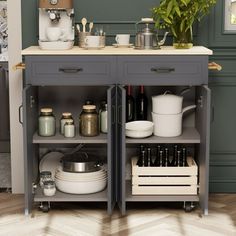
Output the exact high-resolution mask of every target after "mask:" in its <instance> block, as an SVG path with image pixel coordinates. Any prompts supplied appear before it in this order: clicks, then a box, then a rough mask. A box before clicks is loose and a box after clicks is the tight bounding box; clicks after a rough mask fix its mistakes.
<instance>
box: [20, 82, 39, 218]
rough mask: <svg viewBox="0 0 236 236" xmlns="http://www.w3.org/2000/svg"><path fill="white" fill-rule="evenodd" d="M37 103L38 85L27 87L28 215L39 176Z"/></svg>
mask: <svg viewBox="0 0 236 236" xmlns="http://www.w3.org/2000/svg"><path fill="white" fill-rule="evenodd" d="M37 104H38V103H37V87H32V86H27V87H25V88H24V91H23V131H24V132H23V133H24V179H25V185H24V186H25V191H24V192H25V214H26V215H28V214H29V213H30V212H31V210H32V205H33V183H35V181H36V179H37V177H38V176H37V173H38V150H37V149H38V146H37V145H35V144H33V135H34V132H35V131H36V130H37V120H38V107H37Z"/></svg>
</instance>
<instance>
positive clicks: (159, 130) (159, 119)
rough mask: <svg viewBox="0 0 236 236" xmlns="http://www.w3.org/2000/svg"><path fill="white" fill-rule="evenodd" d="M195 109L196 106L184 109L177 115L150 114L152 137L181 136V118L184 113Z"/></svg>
mask: <svg viewBox="0 0 236 236" xmlns="http://www.w3.org/2000/svg"><path fill="white" fill-rule="evenodd" d="M194 108H196V105H191V106H188V107H185V108H184V109H183V110H182V112H181V113H178V114H170V115H168V114H156V113H154V112H152V119H153V122H154V135H155V136H159V137H177V136H180V135H181V134H182V118H183V114H184V113H185V112H186V111H189V110H191V109H194Z"/></svg>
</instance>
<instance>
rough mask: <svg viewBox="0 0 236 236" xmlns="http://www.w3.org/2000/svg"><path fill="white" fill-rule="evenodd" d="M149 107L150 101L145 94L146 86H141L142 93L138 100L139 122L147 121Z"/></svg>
mask: <svg viewBox="0 0 236 236" xmlns="http://www.w3.org/2000/svg"><path fill="white" fill-rule="evenodd" d="M147 106H148V99H147V97H146V95H145V93H144V86H140V91H139V94H138V96H137V98H136V118H137V120H147Z"/></svg>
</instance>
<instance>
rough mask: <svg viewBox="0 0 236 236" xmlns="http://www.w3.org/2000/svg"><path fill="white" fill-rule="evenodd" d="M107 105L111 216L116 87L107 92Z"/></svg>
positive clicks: (114, 183) (114, 187) (110, 211)
mask: <svg viewBox="0 0 236 236" xmlns="http://www.w3.org/2000/svg"><path fill="white" fill-rule="evenodd" d="M107 105H108V136H107V164H108V165H107V166H108V168H107V169H108V173H107V174H108V183H107V189H108V214H109V215H111V214H112V211H113V208H114V206H115V204H116V112H115V109H116V87H115V86H112V87H110V88H109V89H108V91H107Z"/></svg>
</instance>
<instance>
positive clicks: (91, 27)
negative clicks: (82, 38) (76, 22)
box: [89, 22, 93, 32]
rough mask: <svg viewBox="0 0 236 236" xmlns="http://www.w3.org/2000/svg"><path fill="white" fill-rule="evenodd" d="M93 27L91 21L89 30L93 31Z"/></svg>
mask: <svg viewBox="0 0 236 236" xmlns="http://www.w3.org/2000/svg"><path fill="white" fill-rule="evenodd" d="M92 29H93V22H90V23H89V32H92Z"/></svg>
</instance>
